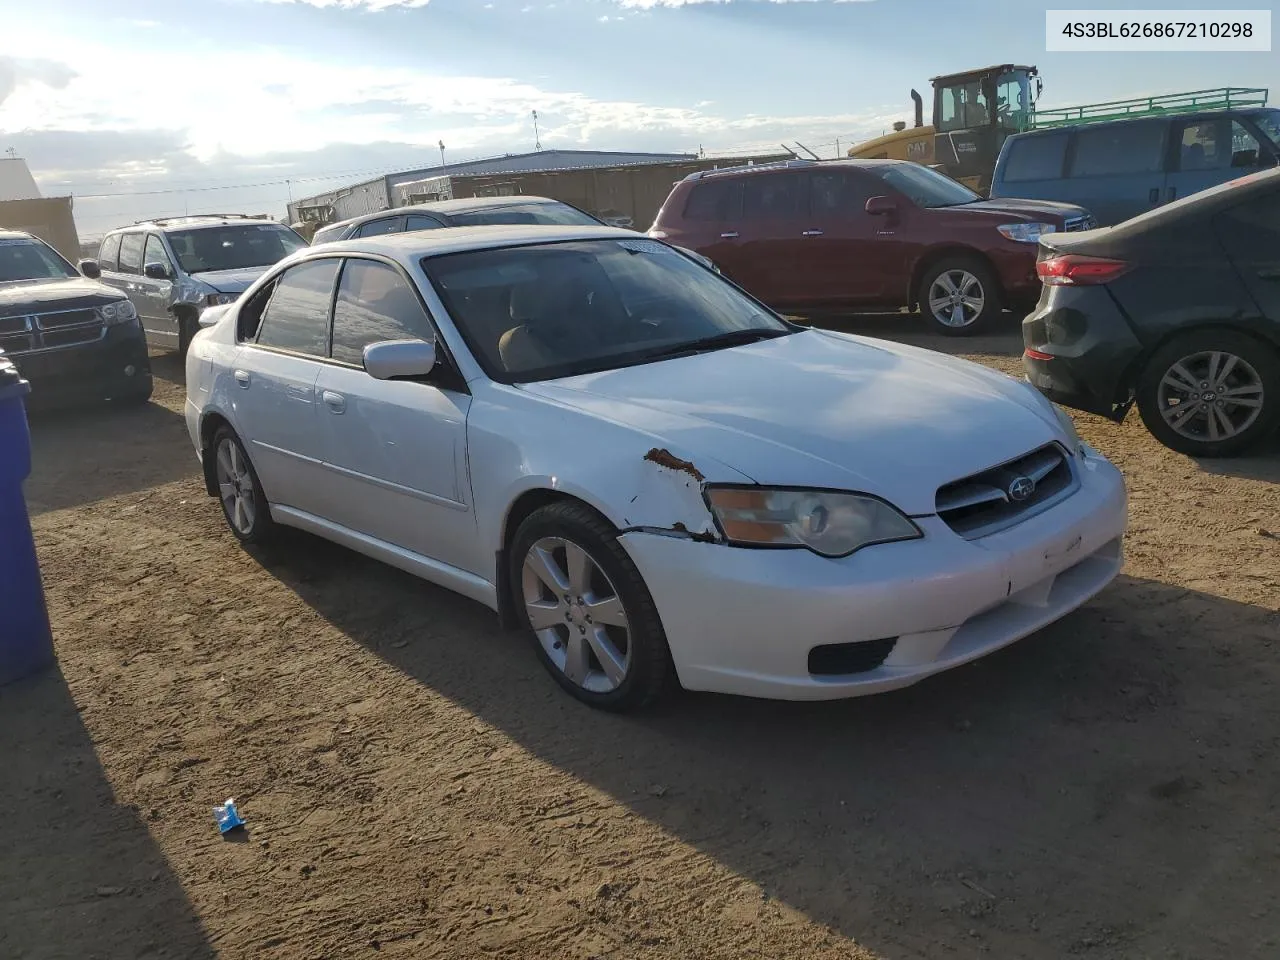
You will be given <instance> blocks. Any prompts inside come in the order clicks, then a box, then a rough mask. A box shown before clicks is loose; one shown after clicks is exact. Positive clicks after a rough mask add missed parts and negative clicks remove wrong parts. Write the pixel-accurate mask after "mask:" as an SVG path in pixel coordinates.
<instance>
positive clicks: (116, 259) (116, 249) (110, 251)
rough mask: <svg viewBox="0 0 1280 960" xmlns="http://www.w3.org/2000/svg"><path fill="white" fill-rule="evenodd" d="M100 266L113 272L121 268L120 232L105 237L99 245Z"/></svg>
mask: <svg viewBox="0 0 1280 960" xmlns="http://www.w3.org/2000/svg"><path fill="white" fill-rule="evenodd" d="M98 266H100V267H101V268H102V269H103V270H110V271H112V272H115V271H116V270H119V269H120V234H118V233H113V234H111V235H110V236H107V237H105V238H104V239H103V241H102V245H101V246H100V247H98Z"/></svg>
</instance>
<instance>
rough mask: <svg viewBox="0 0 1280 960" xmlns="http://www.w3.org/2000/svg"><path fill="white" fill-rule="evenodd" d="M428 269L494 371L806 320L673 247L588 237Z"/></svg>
mask: <svg viewBox="0 0 1280 960" xmlns="http://www.w3.org/2000/svg"><path fill="white" fill-rule="evenodd" d="M423 269H424V270H425V271H426V273H427V275H428V276H429V277H430V278H431V282H432V284H433V285H434V286H435V288H436V291H437V293H439V295H440V297H441V299H443V300H444V303H445V306H446V307H447V308H448V310H449V313H450V315H451V316H452V317H453V320H454V323H455V324H456V325H457V326H458V329H459V332H461V334H462V336H463V337H464V338H465V339H466V341H467V344H468V345H469V346H470V347H471V352H472V353H473V354H474V355H475V356H476V359H477V360H478V361H479V363H480V365H481V366H482V367H483V368H484V370H485V373H487V374H488V375H489V377H490V378H491V379H494V380H498V381H501V382H506V383H511V382H525V381H530V380H546V379H551V378H553V377H562V376H572V375H574V374H578V373H587V372H590V371H596V370H608V369H612V368H615V367H622V366H629V365H632V364H637V363H647V362H651V361H654V360H659V359H662V358H664V357H668V356H671V355H672V354H675V353H679V352H681V351H682V350H683V349H684V348H686V347H687V348H688V349H689V350H697V349H704V348H705V349H714V348H715V347H716V346H721V345H723V346H729V345H731V344H730V343H727V342H726V343H723V344H711V343H708V344H701V341H708V340H711V339H712V338H727V339H728V340H734V339H736V340H738V341H739V342H750V341H751V340H754V339H762V338H765V337H776V336H782V335H784V334H788V333H791V332H793V331H795V330H796V329H797V328H795V327H793V326H791V325H790V324H788V323H786V322H785V321H783V320H781V319H779V318H778V317H776V316H774V315H773V314H771V313H768V312H767V311H766V310H765V309H764V308H763V307H761V306H760V305H759V304H757V303H755V302H754V301H752V300H750V299H749V298H747V297H746V296H744V295H743V294H742V293H740V292H739V291H738V290H737V289H736V288H735V287H733V286H732V285H731V284H729V283H728V282H726V281H724V280H722V279H721V278H720V277H718V276H717V275H716V274H714V273H711V272H709V271H707V270H705V269H703V268H702V267H699V266H698V265H697V264H695V263H692V262H691V261H690V260H689V259H688V258H686V257H684V256H682V255H681V254H679V253H677V252H676V251H675V250H673V249H671V248H670V247H668V246H666V245H665V244H662V243H658V242H657V241H654V240H648V239H645V238H642V237H638V238H636V239H635V240H630V239H627V240H581V241H574V242H570V243H544V244H537V245H535V246H527V247H506V248H499V249H490V250H476V251H470V252H466V253H454V254H448V255H446V256H442V257H428V258H426V259H425V260H424V261H423Z"/></svg>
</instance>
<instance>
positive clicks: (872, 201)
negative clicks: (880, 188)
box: [865, 197, 898, 217]
mask: <svg viewBox="0 0 1280 960" xmlns="http://www.w3.org/2000/svg"><path fill="white" fill-rule="evenodd" d="M865 209H866V211H867V213H869V214H871V216H873V217H891V216H893V215H894V214H895V213H897V212H898V205H897V204H896V203H894V202H893V198H892V197H870V198H869V199H868V200H867V206H866V208H865Z"/></svg>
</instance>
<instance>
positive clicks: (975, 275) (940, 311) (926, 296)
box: [917, 257, 1004, 337]
mask: <svg viewBox="0 0 1280 960" xmlns="http://www.w3.org/2000/svg"><path fill="white" fill-rule="evenodd" d="M917 297H918V299H919V302H920V312H921V313H923V314H924V316H925V319H927V320H928V321H929V322H930V324H931V325H932V326H933V328H934V330H936V331H937V332H938V333H941V334H943V335H944V336H948V337H963V336H969V335H971V334H975V333H979V332H981V331H982V330H983V329H984V328H985V327H987V326H989V325H990V324H991V322H992V321H993V320H994V319H995V318H996V317H998V316H1000V311H1001V310H1003V309H1004V301H1003V298H1002V296H1001V294H1000V285H999V283H997V282H996V278H995V276H994V275H993V274H992V272H991V270H990V269H989V268H988V267H987V265H986V264H985V263H982V262H981V261H980V260H976V259H974V258H972V257H944V258H943V259H942V260H939V261H938V262H937V263H935V264H934V265H933V266H931V267H929V269H928V270H926V271H925V274H924V277H923V278H921V281H920V290H919V293H918V294H917Z"/></svg>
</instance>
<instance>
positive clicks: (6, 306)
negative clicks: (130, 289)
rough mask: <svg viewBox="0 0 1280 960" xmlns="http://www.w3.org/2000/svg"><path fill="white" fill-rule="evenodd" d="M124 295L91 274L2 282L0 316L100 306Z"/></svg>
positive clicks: (0, 288) (120, 298) (121, 298)
mask: <svg viewBox="0 0 1280 960" xmlns="http://www.w3.org/2000/svg"><path fill="white" fill-rule="evenodd" d="M123 299H124V294H123V293H121V292H120V291H119V290H117V289H116V288H115V287H109V286H107V285H106V284H105V283H99V282H98V281H97V280H90V279H88V278H87V277H67V278H65V279H58V280H30V281H19V282H17V283H0V317H12V316H25V315H26V314H29V313H42V312H44V311H48V310H75V309H77V308H80V307H97V306H101V305H102V304H104V303H114V302H115V301H117V300H123Z"/></svg>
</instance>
